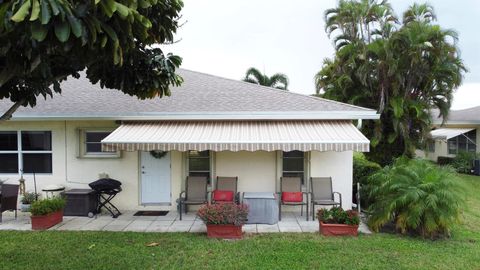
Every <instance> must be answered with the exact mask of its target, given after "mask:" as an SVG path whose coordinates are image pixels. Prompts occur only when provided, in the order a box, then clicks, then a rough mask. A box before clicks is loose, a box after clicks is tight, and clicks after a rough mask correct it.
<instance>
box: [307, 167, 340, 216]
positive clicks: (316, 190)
mask: <svg viewBox="0 0 480 270" xmlns="http://www.w3.org/2000/svg"><path fill="white" fill-rule="evenodd" d="M310 187H311V189H310V191H311V194H312V195H311V203H312V219H313V220H315V205H324V206H340V207H342V194H340V193H339V192H334V191H333V187H332V177H311V178H310ZM335 194H337V195H338V197H339V201H335Z"/></svg>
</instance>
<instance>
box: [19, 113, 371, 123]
mask: <svg viewBox="0 0 480 270" xmlns="http://www.w3.org/2000/svg"><path fill="white" fill-rule="evenodd" d="M379 118H380V115H379V114H377V113H376V112H375V111H324V112H315V111H310V112H295V111H293V112H291V111H290V112H228V113H226V112H207V113H205V112H191V113H190V112H185V113H182V112H178V113H137V114H125V115H122V114H81V115H69V114H39V115H30V114H24V115H22V114H15V115H14V116H13V117H12V118H11V120H12V121H39V120H42V121H64V120H124V121H127V120H314V119H316V120H355V119H364V120H376V119H379Z"/></svg>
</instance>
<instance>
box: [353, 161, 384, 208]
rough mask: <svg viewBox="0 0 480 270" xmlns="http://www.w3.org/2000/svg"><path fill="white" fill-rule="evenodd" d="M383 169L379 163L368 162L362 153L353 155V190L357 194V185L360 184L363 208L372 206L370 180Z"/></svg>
mask: <svg viewBox="0 0 480 270" xmlns="http://www.w3.org/2000/svg"><path fill="white" fill-rule="evenodd" d="M381 169H382V167H381V166H380V165H379V164H378V163H375V162H373V161H369V160H367V158H366V157H365V155H363V154H362V153H355V154H354V155H353V184H354V186H353V190H354V194H356V192H358V191H357V185H356V184H357V183H360V185H361V189H360V200H361V205H362V206H363V208H366V207H368V205H370V204H371V200H370V198H369V197H368V194H369V192H368V190H369V187H370V185H369V184H368V179H369V177H370V176H372V175H373V174H375V173H376V172H378V171H379V170H381Z"/></svg>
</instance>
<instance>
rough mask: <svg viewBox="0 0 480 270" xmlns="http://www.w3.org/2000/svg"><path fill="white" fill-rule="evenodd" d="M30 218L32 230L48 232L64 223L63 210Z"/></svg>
mask: <svg viewBox="0 0 480 270" xmlns="http://www.w3.org/2000/svg"><path fill="white" fill-rule="evenodd" d="M30 218H31V219H32V230H46V229H48V228H50V227H53V226H55V225H56V224H58V223H60V222H62V221H63V210H60V211H57V212H53V213H50V214H48V215H44V216H31V217H30Z"/></svg>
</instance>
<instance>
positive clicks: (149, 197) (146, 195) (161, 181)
mask: <svg viewBox="0 0 480 270" xmlns="http://www.w3.org/2000/svg"><path fill="white" fill-rule="evenodd" d="M140 173H141V194H140V196H141V203H142V204H143V205H145V204H170V202H171V198H170V196H171V192H170V153H169V152H168V153H167V154H166V155H165V156H163V157H162V158H154V157H153V156H152V155H151V154H150V152H142V153H141V165H140Z"/></svg>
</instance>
